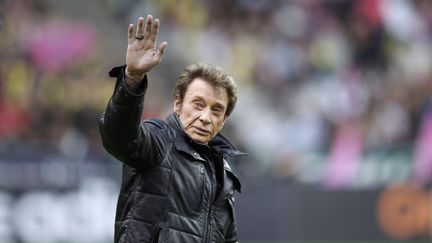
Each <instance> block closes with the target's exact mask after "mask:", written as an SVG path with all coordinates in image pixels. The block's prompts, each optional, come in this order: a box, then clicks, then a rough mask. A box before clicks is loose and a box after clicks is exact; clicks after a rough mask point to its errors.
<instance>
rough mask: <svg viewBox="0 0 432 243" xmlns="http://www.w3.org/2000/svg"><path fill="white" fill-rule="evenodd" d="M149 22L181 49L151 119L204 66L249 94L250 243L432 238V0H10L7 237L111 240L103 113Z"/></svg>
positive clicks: (244, 229) (242, 124)
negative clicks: (141, 24) (130, 45)
mask: <svg viewBox="0 0 432 243" xmlns="http://www.w3.org/2000/svg"><path fill="white" fill-rule="evenodd" d="M149 13H151V14H153V16H156V17H159V18H160V19H161V34H160V39H159V40H166V41H168V48H167V52H166V55H165V56H164V59H163V61H162V64H161V65H160V66H159V67H157V68H156V69H155V70H154V71H152V72H151V73H150V79H151V84H150V88H149V91H148V94H147V98H146V109H145V112H144V116H143V118H146V117H152V116H157V117H161V118H163V117H165V116H166V115H167V114H169V113H170V112H171V95H170V94H171V88H172V84H173V82H174V80H175V78H176V75H177V74H178V73H179V72H180V71H181V70H182V69H183V68H184V67H185V66H186V65H188V64H190V63H193V62H198V61H202V62H209V63H216V64H218V65H221V66H223V67H225V68H226V69H228V70H229V71H230V72H231V73H232V74H233V76H234V77H235V78H236V79H237V81H238V83H239V86H240V101H239V104H238V106H237V110H235V111H234V113H233V115H232V117H231V118H230V121H229V124H227V125H226V127H225V128H224V133H225V134H226V135H227V136H228V137H229V138H231V139H232V140H233V141H234V142H235V144H237V145H238V147H239V148H241V149H242V150H244V151H246V152H248V153H249V156H248V157H246V158H244V159H243V160H241V161H233V163H232V164H233V167H234V168H235V171H237V174H238V175H239V176H240V177H241V179H242V181H243V193H242V194H240V195H239V196H238V200H237V218H238V220H239V227H240V228H239V230H240V239H241V242H332V243H334V242H394V241H398V242H430V241H431V240H432V238H431V236H432V210H431V209H432V196H431V195H432V194H431V184H432V183H431V182H432V1H430V0H355V1H354V0H353V1H349V0H346V1H344V0H290V1H288V0H219V1H216V0H214V1H211V0H206V1H199V0H182V1H174V0H159V1H144V0H140V1H137V0H124V1H120V0H117V1H116V0H93V1H85V0H74V1H68V0H0V14H1V19H0V242H2V243H12V242H14V243H15V242H18V243H33V242H37V243H51V242H64V243H78V242H79V243H81V242H92V243H99V242H112V234H113V221H114V212H115V204H116V197H117V192H118V189H119V180H120V164H119V163H118V162H117V161H115V160H114V159H113V158H111V157H110V156H108V155H107V154H106V153H105V152H104V150H103V148H102V147H101V144H100V140H99V135H98V130H97V120H98V116H99V114H101V113H102V112H103V110H104V108H105V105H106V103H107V101H108V99H109V97H110V95H111V94H112V90H113V85H114V81H113V80H110V79H109V78H108V75H107V72H108V71H109V70H110V68H111V67H112V66H115V65H121V64H123V63H124V53H125V50H126V30H127V26H128V24H129V23H135V22H136V18H137V17H138V16H145V15H146V14H149Z"/></svg>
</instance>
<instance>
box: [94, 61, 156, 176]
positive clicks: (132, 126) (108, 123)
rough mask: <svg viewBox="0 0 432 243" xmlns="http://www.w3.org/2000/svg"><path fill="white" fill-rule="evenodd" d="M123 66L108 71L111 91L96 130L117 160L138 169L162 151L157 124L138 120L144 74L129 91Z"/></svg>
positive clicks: (149, 166)
mask: <svg viewBox="0 0 432 243" xmlns="http://www.w3.org/2000/svg"><path fill="white" fill-rule="evenodd" d="M124 68H125V66H122V67H116V68H113V69H112V70H111V72H110V76H111V77H116V78H117V81H116V85H115V89H114V93H113V95H112V97H111V99H110V100H109V102H108V105H107V108H106V111H105V112H104V113H103V114H102V115H101V117H100V119H99V132H100V134H101V138H102V144H103V146H104V147H105V149H106V150H107V151H108V152H109V153H110V154H111V155H113V156H114V157H115V158H117V159H118V160H120V161H122V162H123V163H125V164H127V165H129V166H131V167H134V168H138V169H146V168H152V167H155V166H157V165H158V163H159V161H160V157H161V154H162V152H163V151H162V149H163V146H161V143H162V138H161V131H160V130H161V128H160V127H158V126H156V125H154V124H153V123H144V122H143V123H141V115H142V110H143V102H144V95H145V92H146V89H147V75H146V76H145V77H144V80H143V81H142V83H141V84H140V86H139V87H138V88H137V90H135V92H131V91H130V90H128V88H127V86H126V84H125V81H124Z"/></svg>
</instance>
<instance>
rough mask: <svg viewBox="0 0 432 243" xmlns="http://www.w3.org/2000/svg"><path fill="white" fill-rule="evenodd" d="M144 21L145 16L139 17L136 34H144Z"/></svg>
mask: <svg viewBox="0 0 432 243" xmlns="http://www.w3.org/2000/svg"><path fill="white" fill-rule="evenodd" d="M143 23H144V18H143V17H139V18H138V22H137V31H136V34H135V36H138V37H140V36H143Z"/></svg>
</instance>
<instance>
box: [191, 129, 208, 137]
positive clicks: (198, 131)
mask: <svg viewBox="0 0 432 243" xmlns="http://www.w3.org/2000/svg"><path fill="white" fill-rule="evenodd" d="M194 128H195V132H196V133H197V134H198V135H201V136H207V135H209V134H210V131H209V130H207V129H203V128H199V127H194Z"/></svg>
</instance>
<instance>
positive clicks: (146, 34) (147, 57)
mask: <svg viewBox="0 0 432 243" xmlns="http://www.w3.org/2000/svg"><path fill="white" fill-rule="evenodd" d="M143 24H144V18H143V17H140V18H138V22H137V29H136V33H135V34H134V25H133V24H130V25H129V28H128V47H127V52H126V70H125V73H126V77H127V78H128V79H129V80H134V81H138V80H141V79H142V78H143V76H144V74H145V73H146V72H148V71H150V70H151V69H152V68H154V67H155V66H157V65H158V64H159V63H160V62H161V59H162V55H163V53H164V51H165V48H166V46H167V43H166V42H162V43H161V44H160V45H159V48H156V43H157V37H158V34H159V26H160V24H159V19H155V20H154V21H153V17H152V16H151V15H147V18H146V25H145V29H144V31H143Z"/></svg>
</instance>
